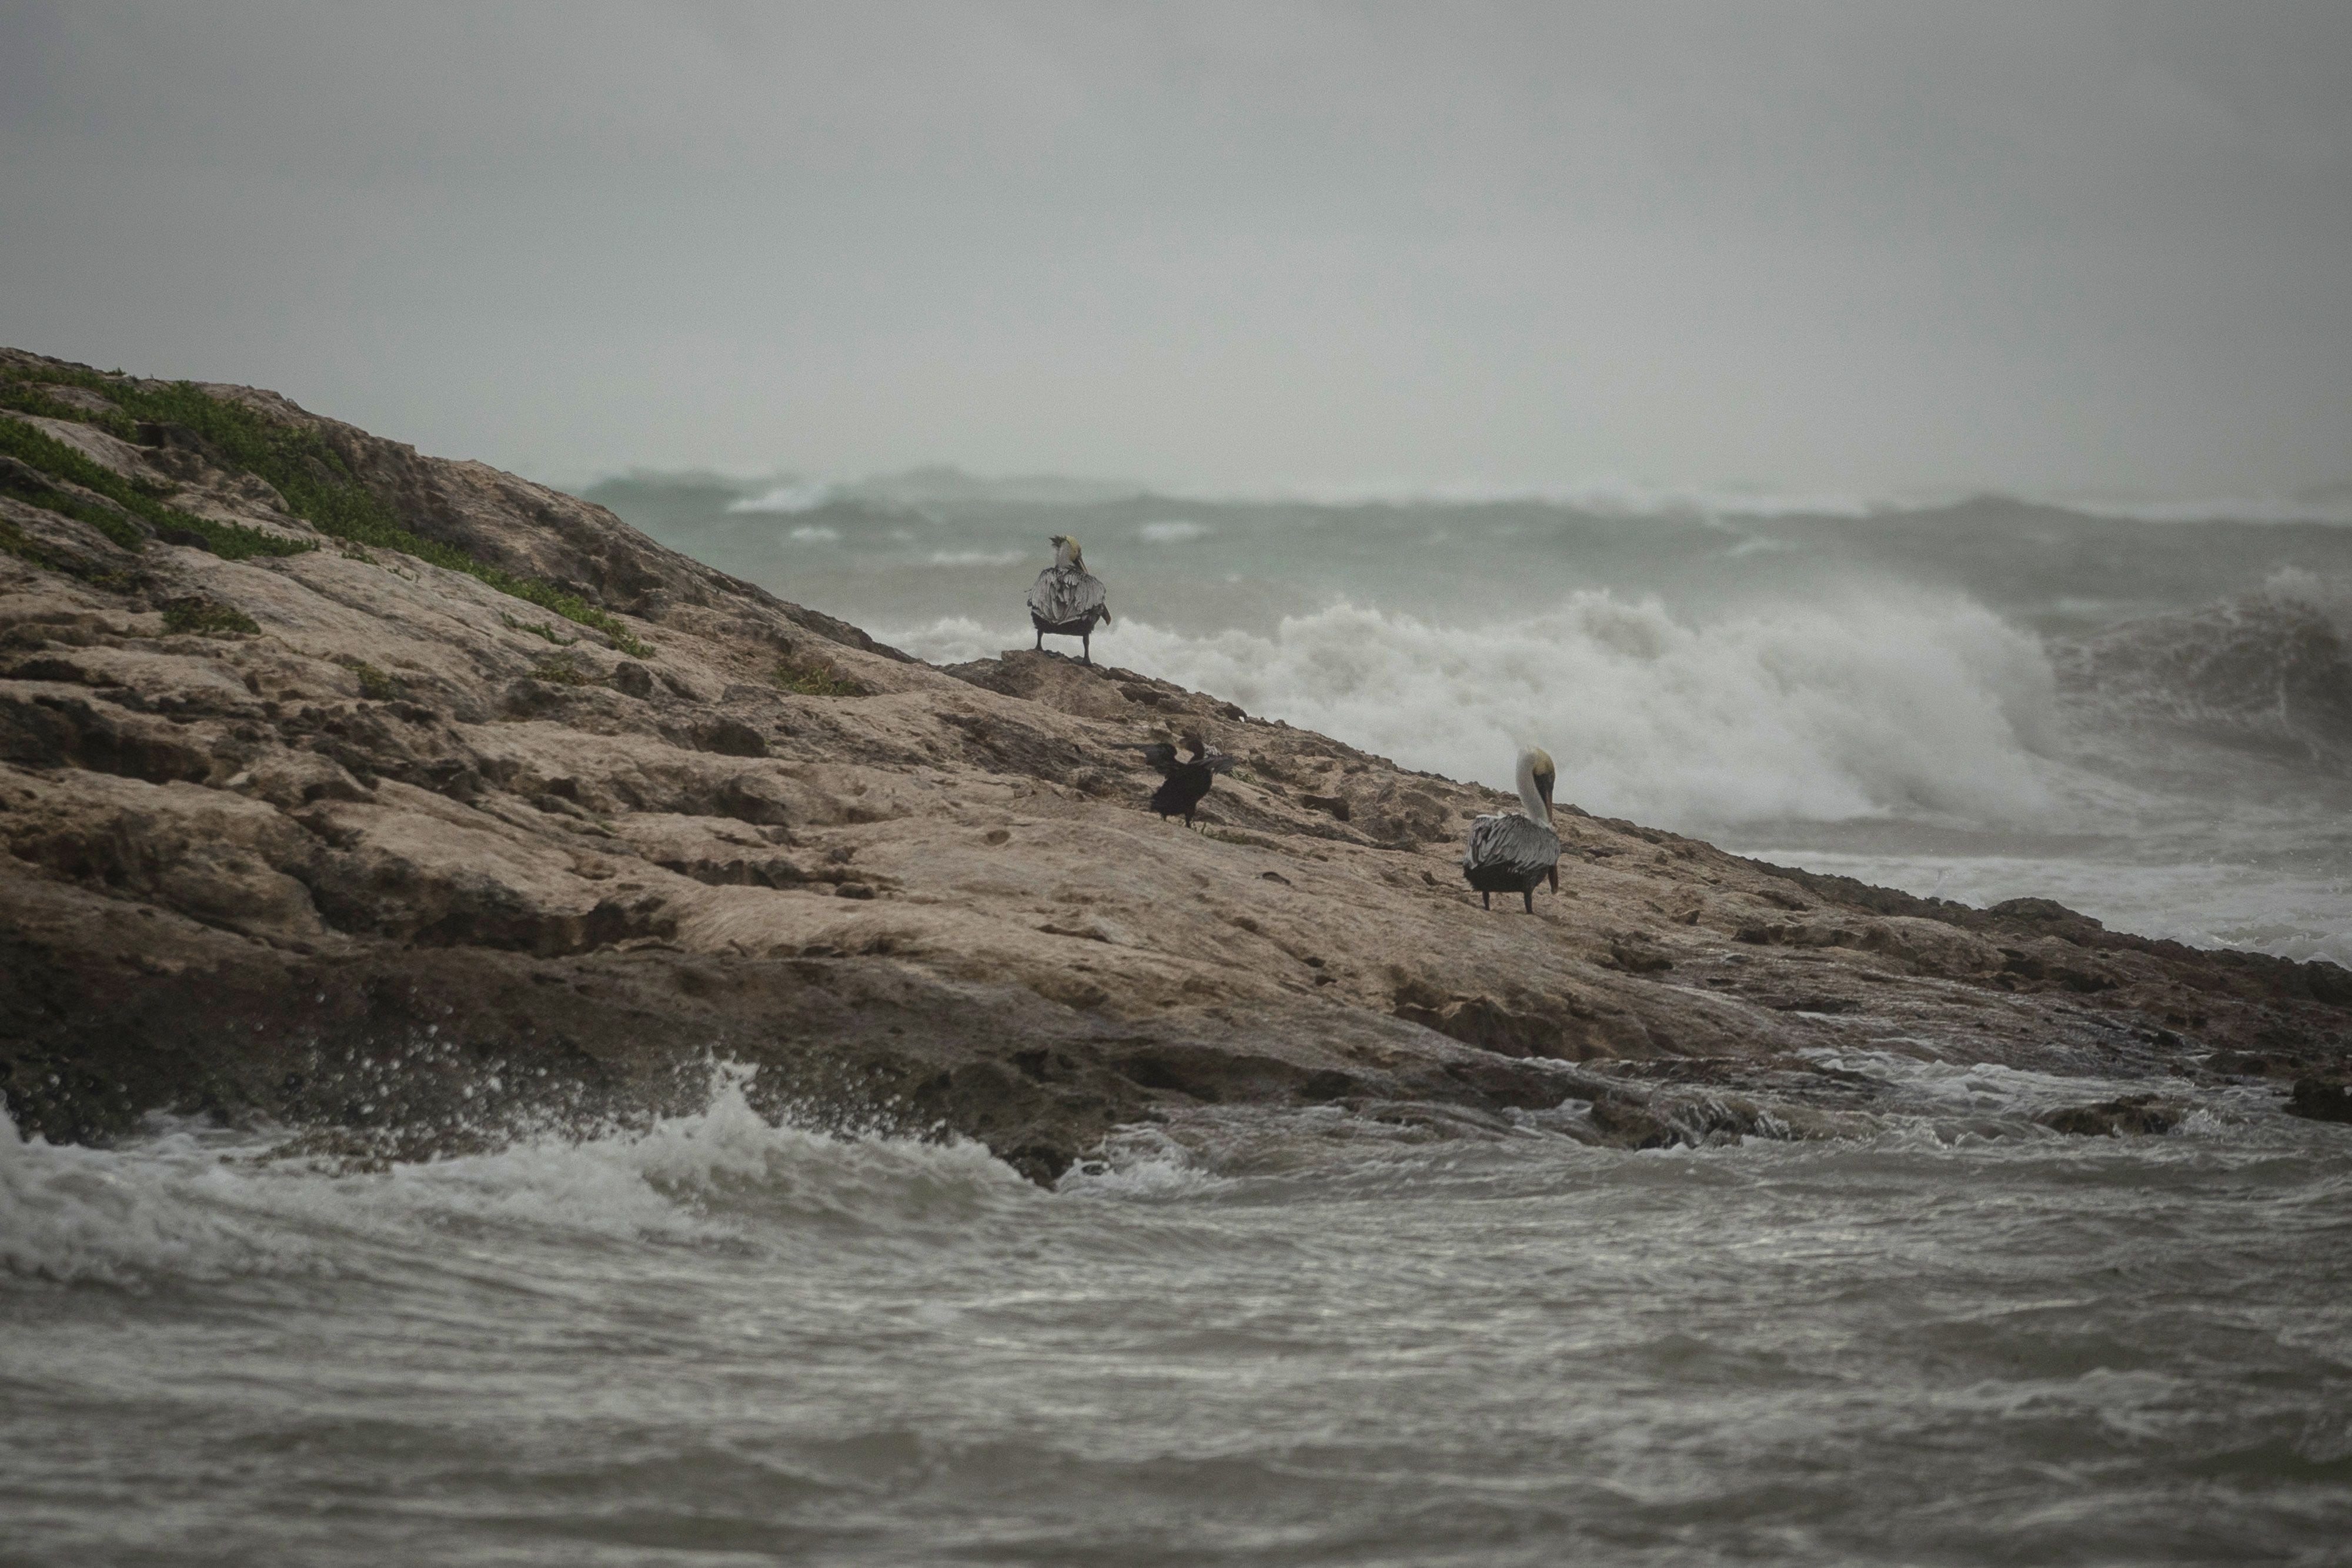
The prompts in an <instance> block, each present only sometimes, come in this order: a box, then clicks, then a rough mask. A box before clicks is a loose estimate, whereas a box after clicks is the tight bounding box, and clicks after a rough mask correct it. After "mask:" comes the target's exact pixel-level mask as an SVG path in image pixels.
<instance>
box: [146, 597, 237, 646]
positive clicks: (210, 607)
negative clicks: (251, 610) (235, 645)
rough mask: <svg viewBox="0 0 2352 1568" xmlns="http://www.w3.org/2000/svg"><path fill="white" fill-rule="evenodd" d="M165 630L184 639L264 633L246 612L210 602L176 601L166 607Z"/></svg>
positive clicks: (164, 616) (164, 615)
mask: <svg viewBox="0 0 2352 1568" xmlns="http://www.w3.org/2000/svg"><path fill="white" fill-rule="evenodd" d="M163 630H164V631H166V632H179V633H180V634H182V635H183V636H195V637H236V636H239V635H245V634H249V633H251V632H258V631H260V630H261V625H260V623H259V622H257V621H255V620H254V618H253V617H252V616H250V615H247V613H246V612H244V611H242V610H238V609H236V608H235V607H233V606H231V605H226V604H215V603H214V602H213V601H211V600H209V599H175V600H173V601H172V602H171V603H169V604H166V605H165V606H163Z"/></svg>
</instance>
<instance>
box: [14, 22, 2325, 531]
mask: <svg viewBox="0 0 2352 1568" xmlns="http://www.w3.org/2000/svg"><path fill="white" fill-rule="evenodd" d="M2347 81H2352V5H2345V4H2323V5H2263V4H2259V3H2254V0H2227V3H2221V0H2216V3H2214V4H2210V5H2168V4H2160V3H2158V0H2119V3H2116V4H2059V3H2054V0H2044V3H2040V4H2030V5H2014V6H2002V5H1988V4H1981V3H1975V4H1969V5H1849V4H1787V5H1731V4H1717V5H1662V4H1655V3H1643V4H1636V5H1575V4H1552V5H1501V6H1473V5H1417V6H1402V5H1380V6H1364V5H1276V4H1266V3H1265V0H1253V3H1249V4H1242V5H1205V4H1203V5H1026V4H1005V5H983V4H954V5H888V4H875V3H870V0H869V3H865V4H856V5H840V6H749V5H721V4H692V5H686V4H677V5H652V4H647V5H613V4H600V5H590V4H566V5H543V6H520V5H518V6H506V7H499V8H497V9H496V10H495V11H482V12H477V11H475V10H473V9H456V8H452V9H436V8H433V7H428V6H425V5H417V4H413V3H403V4H399V5H372V6H358V5H345V6H330V5H319V4H298V5H284V6H268V5H195V4H173V5H154V6H130V5H103V4H93V3H90V0H74V3H72V4H66V5H46V4H33V5H26V4H22V3H19V0H0V340H5V341H6V342H9V343H12V344H16V345H19V346H23V347H26V348H32V349H37V350H42V351H45V352H48V353H55V354H61V355H64V356H66V357H68V358H71V359H78V360H85V361H93V362H95V363H98V364H100V365H101V366H104V367H108V368H111V367H113V366H115V365H117V364H120V365H121V366H123V367H125V368H128V369H131V370H136V371H147V372H150V373H163V374H186V375H194V376H198V377H202V378H205V379H217V380H228V381H243V382H256V383H258V384H261V385H266V386H270V387H275V388H277V389H278V390H280V391H283V392H287V393H289V395H291V396H293V397H295V398H297V399H298V400H299V401H300V402H304V403H306V404H308V405H310V406H311V407H314V408H317V409H319V410H320V411H322V412H326V413H333V414H336V415H339V416H341V417H343V418H347V419H350V420H352V421H354V422H355V423H361V424H363V425H366V426H368V427H369V428H371V429H373V430H375V431H377V432H379V433H381V434H390V435H396V436H399V437H402V438H404V439H407V440H411V441H414V442H415V443H416V444H418V445H420V446H422V447H424V448H425V449H426V450H428V451H433V452H436V453H441V454H445V455H459V456H479V457H483V458H486V459H488V460H489V461H492V462H495V463H498V464H499V465H504V466H508V467H511V468H516V469H519V470H521V471H523V472H525V473H529V474H533V475H536V476H541V477H548V478H553V479H557V480H559V481H573V482H577V481H580V480H583V479H584V478H586V477H588V476H593V475H595V474H598V473H602V472H609V471H613V470H615V469H619V468H622V467H625V466H628V465H663V466H679V465H716V466H722V467H728V468H732V469H740V470H768V469H773V468H779V467H782V468H791V469H796V470H800V471H803V472H808V473H814V474H821V475H828V476H854V475H857V474H862V473H866V472H870V471H875V470H879V469H886V468H891V467H897V466H902V465H910V464H915V463H922V462H951V463H956V464H961V465H965V466H967V467H970V468H972V469H974V470H976V471H980V472H982V473H1000V474H1001V473H1017V472H1037V471H1051V472H1061V473H1076V474H1087V475H1102V476H1125V477H1134V478H1139V479H1142V480H1146V481H1150V482H1155V483H1159V484H1163V485H1170V486H1195V487H1205V488H1213V489H1263V488H1267V487H1285V486H1323V485H1336V486H1359V487H1364V486H1405V487H1415V486H1482V485H1484V486H1504V487H1513V486H1538V487H1548V486H1576V485H1581V484H1590V483H1595V482H1603V481H1610V480H1624V481H1631V482H1635V483H1646V484H1650V485H1657V486H1692V487H1709V486H1723V485H1727V484H1743V483H1744V484H1749V485H1756V486H1765V487H1769V488H1774V489H1780V490H1790V491H1801V492H1842V493H1884V492H1886V491H1889V490H1896V489H1902V488H1906V487H1921V486H1928V487H1932V486H1953V485H1967V486H1978V485H1982V486H2000V487H2008V488H2013V489H2021V490H2029V491H2039V492H2045V493H2046V492H2051V491H2066V490H2085V489H2101V490H2111V491H2126V490H2127V491H2137V492H2144V493H2150V494H2159V495H2220V494H2233V495H2242V494H2275V493H2281V492H2286V491H2292V490H2294V489H2297V488H2300V487H2304V486H2316V485H2322V484H2326V483H2329V482H2333V481H2340V480H2343V479H2346V478H2352V439H2347V438H2352V89H2347V85H2346V84H2347Z"/></svg>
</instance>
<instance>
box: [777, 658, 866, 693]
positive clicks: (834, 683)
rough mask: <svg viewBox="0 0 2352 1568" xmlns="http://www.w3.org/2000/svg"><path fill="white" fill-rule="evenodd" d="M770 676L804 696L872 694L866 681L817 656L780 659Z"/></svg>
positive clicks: (785, 688) (788, 688)
mask: <svg viewBox="0 0 2352 1568" xmlns="http://www.w3.org/2000/svg"><path fill="white" fill-rule="evenodd" d="M770 678H771V679H772V680H773V681H774V682H775V683H776V685H780V686H782V687H783V688H784V690H786V691H788V692H798V693H799V694H800V695H803V696H804V697H862V696H867V695H871V693H870V692H869V690H868V688H867V687H866V685H864V684H863V683H861V682H857V681H853V680H851V679H850V678H849V677H848V676H846V675H844V674H841V672H839V671H838V670H835V668H834V667H833V666H832V665H830V664H825V663H824V662H823V661H821V660H817V659H784V660H780V661H779V662H778V663H777V664H776V667H775V669H774V671H773V672H772V674H771V676H770Z"/></svg>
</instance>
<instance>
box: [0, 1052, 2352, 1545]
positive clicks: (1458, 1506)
mask: <svg viewBox="0 0 2352 1568" xmlns="http://www.w3.org/2000/svg"><path fill="white" fill-rule="evenodd" d="M1843 1065H1844V1066H1845V1067H1847V1068H1848V1069H1850V1070H1853V1071H1865V1072H1869V1073H1872V1074H1875V1075H1882V1076H1885V1077H1886V1078H1888V1079H1889V1080H1890V1081H1894V1082H1897V1083H1898V1085H1899V1086H1900V1087H1901V1088H1902V1089H1903V1091H1904V1092H1906V1094H1907V1095H1908V1097H1909V1098H1908V1102H1907V1103H1909V1104H1910V1105H1911V1106H1912V1107H1913V1109H1911V1110H1909V1111H1906V1112H1905V1113H1900V1114H1889V1115H1887V1116H1885V1117H1882V1118H1880V1120H1879V1123H1878V1124H1877V1125H1876V1127H1875V1130H1874V1131H1868V1132H1865V1133H1864V1134H1861V1135H1858V1136H1855V1137H1852V1138H1849V1139H1844V1140H1841V1141H1834V1142H1825V1143H1809V1144H1796V1143H1769V1142H1759V1141H1752V1140H1751V1141H1748V1142H1746V1143H1740V1144H1734V1145H1723V1146H1717V1147H1710V1148H1704V1149H1684V1150H1677V1151H1671V1152H1647V1153H1629V1152H1624V1151H1618V1150H1605V1149H1601V1148H1596V1147H1590V1146H1587V1145H1583V1144H1581V1143H1579V1142H1578V1141H1576V1139H1575V1138H1574V1137H1573V1136H1572V1135H1571V1134H1572V1131H1573V1119H1574V1114H1575V1108H1574V1107H1572V1106H1571V1107H1569V1108H1567V1109H1566V1110H1564V1111H1563V1112H1561V1113H1557V1114H1555V1115H1553V1116H1551V1117H1549V1118H1546V1117H1536V1118H1531V1119H1530V1121H1529V1123H1528V1124H1527V1125H1526V1126H1524V1127H1522V1128H1520V1129H1519V1130H1517V1132H1516V1133H1510V1134H1499V1135H1494V1136H1489V1137H1485V1138H1478V1139H1471V1140H1460V1139H1456V1140H1451V1141H1445V1142H1423V1141H1417V1140H1416V1139H1415V1138H1414V1137H1413V1136H1412V1135H1411V1134H1406V1133H1404V1132H1402V1131H1401V1130H1399V1129H1395V1128H1384V1127H1380V1126H1376V1125H1369V1124H1363V1123H1360V1122H1356V1123H1351V1122H1349V1121H1348V1120H1346V1119H1344V1118H1341V1117H1339V1116H1336V1115H1323V1114H1315V1113H1307V1114H1296V1113H1294V1114H1287V1115H1270V1114H1260V1115H1250V1114H1245V1113H1244V1114H1227V1115H1224V1116H1223V1117H1220V1118H1216V1119H1211V1120H1204V1121H1202V1122H1199V1123H1195V1124H1181V1125H1178V1126H1175V1127H1172V1128H1168V1129H1160V1130H1155V1131H1153V1132H1150V1133H1148V1134H1147V1133H1137V1134H1131V1135H1129V1136H1128V1137H1127V1138H1125V1139H1124V1140H1122V1141H1121V1142H1120V1144H1119V1145H1118V1146H1116V1147H1114V1148H1113V1149H1112V1150H1111V1151H1110V1152H1109V1157H1108V1158H1107V1159H1106V1160H1104V1161H1101V1162H1097V1164H1096V1165H1095V1166H1092V1167H1091V1168H1088V1169H1085V1170H1081V1171H1078V1172H1076V1173H1073V1175H1072V1176H1069V1177H1068V1178H1066V1180H1065V1181H1064V1183H1063V1184H1062V1186H1061V1187H1060V1188H1059V1189H1058V1190H1056V1191H1052V1192H1047V1191H1044V1190H1040V1189H1038V1188H1036V1187H1034V1186H1029V1185H1028V1184H1026V1183H1024V1181H1022V1180H1021V1179H1020V1178H1018V1177H1017V1176H1014V1175H1013V1173H1012V1172H1011V1171H1010V1170H1008V1169H1006V1168H1005V1167H1004V1166H1001V1165H999V1164H997V1163H996V1162H995V1161H993V1160H992V1159H991V1158H990V1157H989V1156H988V1155H987V1154H986V1153H985V1152H984V1151H982V1150H981V1149H979V1148H977V1147H974V1146H971V1145H926V1144H919V1143H913V1142H908V1141H903V1140H888V1139H880V1138H875V1139H856V1138H838V1137H833V1136H827V1135H824V1134H815V1133H811V1132H803V1131H799V1130H796V1129H794V1128H793V1127H790V1126H776V1125H772V1124H768V1123H766V1122H763V1121H762V1120H761V1119H760V1117H759V1116H757V1115H756V1114H754V1113H752V1112H751V1109H750V1108H749V1106H748V1105H747V1104H746V1103H745V1101H744V1099H743V1097H742V1095H741V1092H740V1085H739V1084H737V1083H736V1082H734V1081H732V1080H729V1079H725V1078H722V1079H721V1080H720V1081H719V1082H718V1084H717V1085H716V1086H715V1088H714V1091H713V1094H712V1098H711V1101H710V1103H709V1106H708V1108H707V1109H706V1110H704V1111H703V1112H701V1113H698V1114H695V1115H690V1116H685V1117H681V1118H677V1119H674V1120H671V1121H667V1122H664V1123H661V1124H657V1125H654V1126H652V1127H650V1128H640V1129H638V1130H635V1131H633V1132H614V1131H608V1132H605V1133H603V1134H588V1135H580V1136H570V1137H563V1138H552V1137H551V1138H547V1139H543V1140H541V1141H538V1142H534V1143H528V1144H525V1145H521V1146H518V1147H515V1148H512V1149H509V1150H508V1151H506V1152H504V1153H501V1154H498V1155H485V1156H479V1157H473V1158H464V1159H451V1160H446V1161H440V1162H436V1163H432V1164H425V1165H414V1166H394V1167H393V1168H391V1169H389V1170H383V1171H377V1172H373V1173H370V1172H345V1173H341V1174H337V1173H332V1172H330V1171H327V1170H324V1169H321V1168H320V1167H317V1166H310V1165H305V1164H301V1163H299V1162H277V1163H272V1162H268V1161H266V1160H261V1159H259V1158H257V1155H260V1153H261V1152H262V1150H263V1148H264V1147H265V1145H266V1140H262V1139H257V1138H256V1137H255V1136H253V1135H252V1134H235V1133H226V1132H221V1131H208V1130H205V1129H203V1128H198V1127H193V1126H185V1125H179V1126H173V1125H164V1124H159V1125H157V1126H156V1127H154V1128H152V1129H151V1131H150V1133H149V1134H147V1135H145V1136H144V1137H142V1139H139V1140H136V1141H134V1142H132V1143H130V1144H127V1145H124V1146H121V1147H118V1148H114V1149H109V1150H92V1149H77V1148H53V1147H50V1146H48V1145H45V1144H41V1143H38V1142H31V1143H27V1142H26V1141H24V1140H22V1139H19V1138H17V1137H16V1136H15V1135H14V1134H13V1133H12V1132H11V1131H10V1130H8V1129H7V1128H5V1126H0V1265H5V1266H4V1267H0V1323H5V1333H0V1521H5V1530H0V1560H5V1561H8V1562H12V1563H426V1562H430V1563H551V1564H554V1563H563V1564H574V1563H632V1564H634V1563H841V1564H850V1563H967V1562H969V1563H1171V1564H1174V1563H1397V1564H1407V1563H1412V1564H1423V1563H1477V1564H1494V1563H1528V1564H1538V1563H1540V1564H1552V1563H1562V1562H1595V1563H1618V1562H1622V1563H1805V1564H1822V1563H1993V1562H2000V1563H2070V1564H2073V1563H2131V1564H2144V1563H2256V1562H2259V1563H2312V1564H2318V1563H2341V1562H2343V1561H2345V1552H2346V1545H2345V1543H2346V1542H2347V1540H2352V1128H2345V1127H2339V1126H2330V1125H2324V1124H2312V1123H2306V1122H2296V1121H2293V1120H2290V1119H2289V1118H2286V1117H2285V1116H2284V1115H2282V1114H2281V1113H2279V1112H2278V1111H2277V1109H2276V1106H2275V1100H2274V1096H2272V1095H2270V1094H2268V1093H2266V1092H2257V1091H2253V1090H2246V1091H2242V1092H2221V1093H2209V1094H2207V1095H2205V1096H2204V1097H2203V1099H2202V1100H2201V1102H2200V1108H2199V1109H2198V1111H2197V1112H2196V1113H2195V1114H2193V1115H2192V1116H2191V1117H2190V1118H2189V1121H2188V1123H2187V1124H2185V1125H2184V1127H2183V1128H2182V1129H2181V1130H2180V1131H2179V1132H2176V1133H2174V1134H2170V1135H2168V1136H2163V1137H2143V1138H2132V1139H2105V1138H2079V1137H2071V1138H2070V1137H2063V1136H2061V1135H2059V1134H2054V1133H2051V1132H2048V1131H2047V1130H2045V1129H2043V1128H2042V1127H2040V1126H2039V1125H2037V1124H2035V1123H2033V1122H2032V1120H2031V1116H2032V1113H2034V1112H2035V1111H2036V1109H2037V1108H2039V1107H2041V1106H2043V1105H2045V1104H2047V1103H2054V1102H2055V1101H2057V1100H2060V1099H2063V1098H2067V1097H2070V1096H2071V1097H2079V1096H2080V1095H2081V1093H2082V1092H2084V1089H2085V1088H2086V1087H2087V1088H2090V1089H2093V1090H2096V1089H2099V1088H2102V1087H2105V1088H2108V1089H2112V1088H2113V1087H2115V1086H2112V1085H2110V1086H2099V1085H2084V1084H2083V1083H2081V1082H2058V1081H2053V1080H2041V1079H2037V1078H2036V1077H2035V1076H2034V1075H2032V1074H2030V1073H2019V1072H2013V1071H2003V1070H1997V1069H1973V1070H1972V1069H1968V1068H1964V1067H1957V1066H1937V1065H1934V1064H1926V1063H1921V1062H1918V1061H1910V1060H1908V1059H1903V1058H1873V1057H1866V1056H1856V1057H1852V1058H1849V1059H1847V1060H1846V1061H1843ZM2142 1087H2145V1086H2142ZM2170 1088H2171V1090H2172V1091H2173V1092H2188V1091H2186V1090H2185V1088H2184V1086H2181V1085H2178V1084H2176V1085H2172V1086H2170Z"/></svg>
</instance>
